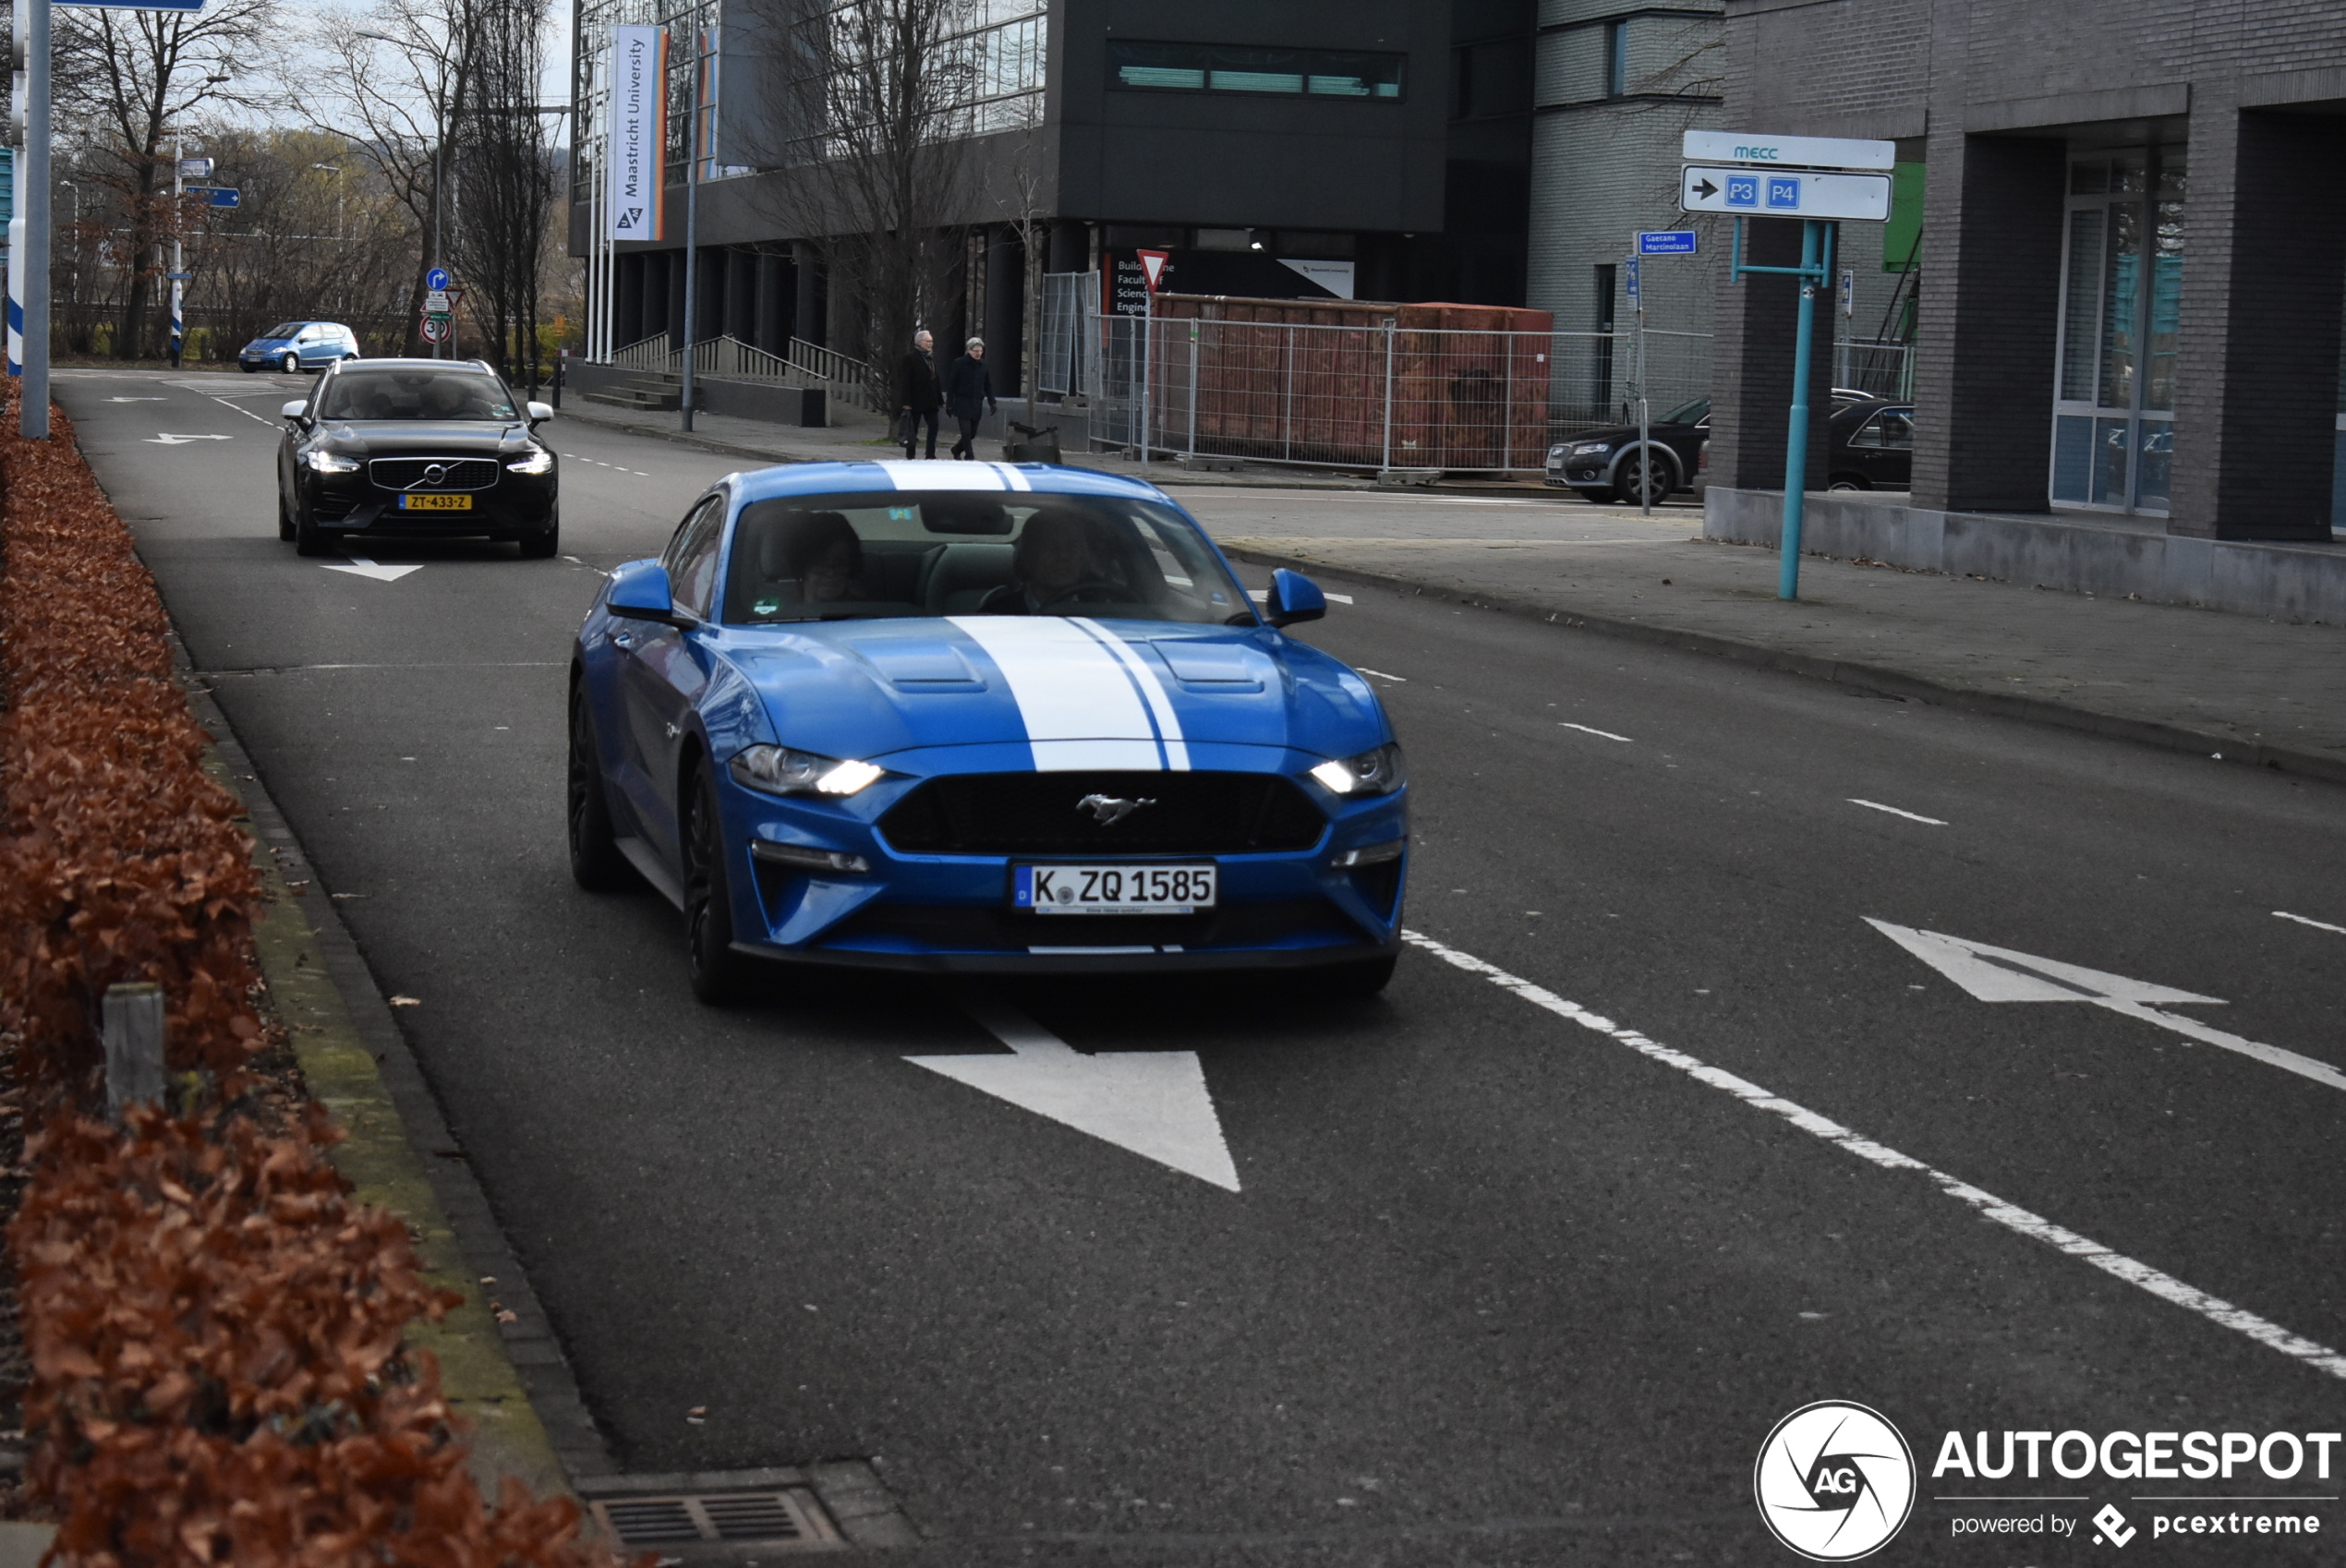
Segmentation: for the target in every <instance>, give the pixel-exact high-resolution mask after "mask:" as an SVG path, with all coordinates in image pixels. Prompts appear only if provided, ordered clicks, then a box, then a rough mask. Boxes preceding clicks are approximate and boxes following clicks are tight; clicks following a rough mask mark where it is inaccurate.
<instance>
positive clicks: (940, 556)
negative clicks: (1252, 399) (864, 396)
mask: <svg viewBox="0 0 2346 1568" xmlns="http://www.w3.org/2000/svg"><path fill="white" fill-rule="evenodd" d="M1324 609H1325V601H1324V598H1323V597H1322V595H1321V594H1320V591H1319V590H1318V589H1317V588H1316V587H1314V586H1312V584H1311V583H1310V582H1309V581H1308V580H1307V579H1305V578H1303V577H1301V576H1300V575H1298V574H1296V573H1291V572H1281V573H1277V574H1276V577H1275V580H1274V582H1273V585H1272V587H1271V589H1270V592H1269V595H1268V597H1267V598H1266V600H1265V602H1264V606H1263V609H1261V610H1260V611H1257V609H1255V608H1254V606H1253V605H1252V602H1251V601H1250V600H1249V598H1248V596H1247V594H1246V591H1245V590H1244V589H1243V588H1242V587H1240V585H1239V583H1238V581H1237V580H1236V578H1235V577H1234V576H1233V575H1232V574H1231V572H1230V569H1229V566H1228V563H1227V561H1224V560H1223V558H1222V556H1221V553H1220V552H1219V551H1218V550H1216V549H1215V547H1214V545H1213V543H1212V542H1211V541H1210V540H1209V539H1208V538H1207V537H1205V534H1204V532H1203V530H1202V529H1200V528H1199V527H1198V525H1196V524H1195V523H1194V522H1193V521H1191V518H1190V517H1189V516H1188V514H1187V513H1183V512H1182V511H1181V509H1180V508H1179V507H1178V506H1176V505H1175V504H1174V503H1173V502H1172V501H1170V500H1168V499H1167V497H1166V496H1165V495H1164V493H1163V492H1161V491H1159V490H1157V489H1156V488H1154V487H1152V486H1149V485H1144V484H1139V483H1135V482H1133V481H1131V480H1126V479H1121V478H1118V477H1115V476H1108V475H1101V474H1094V473H1090V472H1087V471H1084V470H1082V469H1073V468H1054V467H1042V466H1027V465H1015V466H1014V465H1010V464H984V463H818V464H795V465H792V466H789V467H782V468H769V469H765V470H762V471H759V472H756V473H749V474H734V475H730V476H727V477H726V478H724V479H722V480H720V481H719V482H718V484H717V485H716V486H715V487H714V488H711V489H710V490H709V492H708V493H707V495H705V496H703V497H702V498H701V499H700V501H698V502H696V503H695V505H694V507H693V508H692V510H691V511H690V512H689V513H687V514H686V515H685V517H684V519H683V523H682V524H681V525H679V526H678V527H677V530H676V533H675V536H674V537H673V538H671V540H670V541H669V544H668V548H667V549H666V551H665V552H664V553H662V554H661V555H660V556H659V558H658V559H657V560H650V561H631V562H629V563H627V564H626V565H623V566H622V567H620V568H619V569H618V570H617V571H615V572H613V573H611V578H610V580H609V582H607V583H606V584H605V585H604V587H603V590H602V592H601V593H600V595H599V597H597V599H596V601H595V604H594V607H593V609H590V610H589V611H588V612H587V616H586V622H585V624H584V625H583V626H582V627H581V628H580V629H579V633H578V641H577V645H576V648H575V650H574V657H573V661H572V669H571V681H570V778H569V793H568V806H569V833H570V853H571V866H572V870H573V873H574V875H575V876H576V878H577V880H578V882H579V884H580V885H581V886H582V887H587V888H589V889H597V890H608V889H615V888H619V887H625V886H628V885H630V884H632V882H633V881H634V880H635V877H636V876H638V875H640V876H641V878H642V879H643V880H644V881H647V882H648V883H650V884H651V885H652V886H653V887H656V888H658V889H659V891H660V892H661V893H663V894H664V895H666V896H667V897H668V899H670V900H671V902H673V903H675V904H676V905H677V906H678V907H679V908H681V909H682V910H683V912H684V917H685V924H686V929H687V934H688V936H689V941H690V955H691V957H690V965H691V972H692V981H693V988H694V991H695V994H696V995H699V996H700V997H701V998H702V999H703V1000H705V1001H711V1002H716V1001H722V1000H726V999H728V998H729V997H731V996H732V995H737V994H738V993H739V991H740V990H741V988H742V986H743V983H744V980H745V978H746V977H747V974H748V972H749V971H750V970H751V969H752V968H753V967H754V966H753V965H752V963H751V962H750V960H753V959H787V960H797V961H801V962H813V963H821V964H835V965H868V966H877V967H882V968H896V969H908V970H925V971H981V972H987V971H990V972H998V973H1065V972H1082V973H1094V972H1104V971H1128V972H1129V971H1142V972H1166V973H1171V972H1177V971H1196V970H1226V969H1255V968H1296V969H1309V970H1313V971H1318V975H1319V978H1320V979H1321V980H1322V981H1323V982H1324V983H1326V984H1328V985H1330V986H1332V987H1335V988H1338V989H1342V990H1347V991H1351V992H1354V993H1360V994H1365V993H1369V992H1373V991H1375V990H1377V989H1378V988H1380V987H1382V986H1383V985H1384V984H1385V981H1386V980H1387V978H1388V977H1389V976H1390V975H1391V973H1392V971H1393V963H1394V956H1395V954H1396V952H1397V947H1398V941H1399V935H1400V920H1401V890H1402V878H1403V873H1404V870H1405V868H1406V866H1407V863H1408V855H1409V850H1408V803H1407V797H1408V790H1407V782H1406V777H1405V774H1404V770H1403V766H1402V759H1401V752H1400V748H1399V746H1398V745H1397V744H1396V742H1395V741H1394V737H1393V728H1392V725H1391V724H1390V723H1389V722H1388V721H1387V719H1386V718H1385V710H1384V708H1383V706H1381V705H1380V704H1379V703H1378V701H1377V698H1376V695H1375V694H1374V693H1373V691H1372V690H1371V689H1370V687H1369V684H1368V682H1367V681H1363V680H1361V679H1360V676H1359V675H1357V674H1355V673H1354V672H1353V671H1352V670H1351V669H1348V668H1346V667H1345V666H1344V665H1343V664H1341V663H1339V662H1338V661H1337V660H1336V659H1334V658H1332V657H1328V656H1327V655H1326V654H1324V653H1321V652H1319V651H1318V650H1317V649H1314V648H1312V647H1310V646H1307V645H1304V644H1301V643H1298V642H1295V641H1293V640H1292V639H1290V638H1288V636H1286V635H1284V634H1283V633H1281V632H1280V630H1279V628H1280V627H1282V626H1286V625H1290V624H1292V623H1294V622H1296V621H1308V620H1312V619H1315V618H1317V617H1318V616H1320V615H1321V614H1322V613H1324Z"/></svg>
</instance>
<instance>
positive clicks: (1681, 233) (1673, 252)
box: [1638, 229, 1695, 256]
mask: <svg viewBox="0 0 2346 1568" xmlns="http://www.w3.org/2000/svg"><path fill="white" fill-rule="evenodd" d="M1638 254H1639V255H1640V256H1692V255H1693V254H1695V237H1694V231H1693V230H1692V229H1640V230H1639V231H1638Z"/></svg>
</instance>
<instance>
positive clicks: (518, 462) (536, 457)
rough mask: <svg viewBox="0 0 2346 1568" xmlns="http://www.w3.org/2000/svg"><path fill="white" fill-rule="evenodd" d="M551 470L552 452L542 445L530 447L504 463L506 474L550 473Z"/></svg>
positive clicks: (552, 465)
mask: <svg viewBox="0 0 2346 1568" xmlns="http://www.w3.org/2000/svg"><path fill="white" fill-rule="evenodd" d="M553 471H554V454H553V453H552V452H548V451H547V450H546V449H545V448H544V447H542V446H533V447H530V448H528V449H527V450H526V451H525V452H523V453H522V455H521V456H519V457H516V458H514V460H513V461H512V462H511V463H508V464H505V472H507V473H508V474H550V473H552V472H553Z"/></svg>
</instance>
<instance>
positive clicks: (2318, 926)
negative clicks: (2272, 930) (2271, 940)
mask: <svg viewBox="0 0 2346 1568" xmlns="http://www.w3.org/2000/svg"><path fill="white" fill-rule="evenodd" d="M2273 916H2274V918H2275V919H2277V920H2293V921H2295V922H2296V923H2298V924H2300V925H2310V926H2312V927H2313V928H2314V929H2315V930H2316V931H2335V932H2336V933H2338V935H2340V936H2346V925H2332V924H2330V923H2329V922H2328V921H2326V920H2308V919H2306V918H2305V917H2304V915H2301V914H2291V913H2290V912H2289V911H2287V910H2275V911H2273Z"/></svg>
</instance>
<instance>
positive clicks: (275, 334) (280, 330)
mask: <svg viewBox="0 0 2346 1568" xmlns="http://www.w3.org/2000/svg"><path fill="white" fill-rule="evenodd" d="M299 331H301V323H300V322H298V321H280V322H278V323H277V324H276V325H275V326H273V327H272V328H270V329H269V330H268V331H267V332H263V333H261V334H260V335H261V336H262V337H264V338H289V337H291V336H293V335H294V334H295V333H296V332H299Z"/></svg>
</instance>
